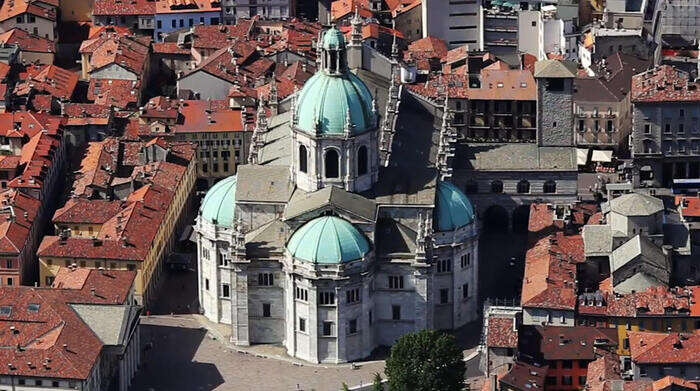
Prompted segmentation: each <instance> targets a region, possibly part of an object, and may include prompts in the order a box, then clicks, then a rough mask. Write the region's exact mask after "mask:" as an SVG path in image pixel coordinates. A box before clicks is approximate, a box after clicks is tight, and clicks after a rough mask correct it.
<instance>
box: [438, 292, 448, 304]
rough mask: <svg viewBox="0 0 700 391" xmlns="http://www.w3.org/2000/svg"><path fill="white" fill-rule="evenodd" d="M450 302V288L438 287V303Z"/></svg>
mask: <svg viewBox="0 0 700 391" xmlns="http://www.w3.org/2000/svg"><path fill="white" fill-rule="evenodd" d="M449 302H450V290H449V289H440V304H447V303H449Z"/></svg>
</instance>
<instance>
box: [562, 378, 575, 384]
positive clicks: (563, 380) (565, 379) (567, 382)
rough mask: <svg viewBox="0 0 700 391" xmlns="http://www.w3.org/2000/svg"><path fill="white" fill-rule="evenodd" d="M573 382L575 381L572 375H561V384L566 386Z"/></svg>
mask: <svg viewBox="0 0 700 391" xmlns="http://www.w3.org/2000/svg"><path fill="white" fill-rule="evenodd" d="M572 382H573V379H572V378H571V376H562V377H561V384H562V385H564V386H570V385H571V383H572Z"/></svg>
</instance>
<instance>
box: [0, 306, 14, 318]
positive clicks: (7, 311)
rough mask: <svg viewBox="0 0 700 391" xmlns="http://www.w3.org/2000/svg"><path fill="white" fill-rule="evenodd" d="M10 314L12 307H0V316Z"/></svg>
mask: <svg viewBox="0 0 700 391" xmlns="http://www.w3.org/2000/svg"><path fill="white" fill-rule="evenodd" d="M10 313H12V307H11V306H9V305H3V306H0V316H10Z"/></svg>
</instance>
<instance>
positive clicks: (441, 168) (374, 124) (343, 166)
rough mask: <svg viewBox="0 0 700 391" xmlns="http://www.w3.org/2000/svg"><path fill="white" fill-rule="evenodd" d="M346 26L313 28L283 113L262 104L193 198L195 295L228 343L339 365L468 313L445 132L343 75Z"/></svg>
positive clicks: (470, 258)
mask: <svg viewBox="0 0 700 391" xmlns="http://www.w3.org/2000/svg"><path fill="white" fill-rule="evenodd" d="M355 35H356V32H355V31H354V32H353V38H352V39H351V40H350V42H346V40H345V37H344V36H343V34H342V33H341V32H340V31H339V30H338V29H337V28H335V27H331V28H330V29H328V30H326V31H325V32H323V33H322V34H321V35H320V36H319V40H318V52H319V53H318V54H319V69H318V72H317V73H316V74H315V75H314V76H313V77H312V78H311V79H309V80H308V81H307V82H306V84H305V85H304V87H303V88H302V89H301V90H300V91H299V92H297V93H295V94H294V95H292V97H291V98H290V102H289V107H288V109H287V110H282V109H280V110H279V112H278V108H277V105H276V103H275V104H274V107H273V102H268V106H269V107H270V111H271V115H270V116H269V118H268V117H267V116H266V115H265V112H266V110H265V109H264V108H263V107H262V104H261V107H260V108H259V110H258V119H257V123H256V128H255V132H254V135H253V141H252V144H253V145H252V147H251V153H250V158H249V164H246V165H242V166H239V167H238V171H237V174H236V175H235V176H231V177H229V178H226V179H224V180H221V181H219V182H218V183H216V184H215V185H214V186H213V187H212V188H211V189H210V190H209V191H208V192H207V194H206V196H205V198H204V200H203V202H202V205H201V208H200V210H199V214H198V217H197V221H196V225H195V231H196V234H197V245H198V273H199V276H198V280H199V300H200V303H199V304H200V308H201V310H202V311H203V313H204V315H205V316H206V317H207V318H208V319H210V320H211V321H213V322H219V323H223V324H227V325H231V328H232V333H231V335H232V337H231V342H232V343H234V344H236V345H242V346H245V345H250V344H258V343H270V344H280V345H283V346H284V347H285V348H286V350H287V353H288V354H289V355H290V356H293V357H296V358H299V359H303V360H307V361H310V362H314V363H343V362H348V361H354V360H360V359H363V358H366V357H368V356H370V354H371V353H372V351H373V350H374V349H375V348H377V347H378V346H382V345H385V346H388V345H391V344H392V343H394V341H395V340H396V339H397V338H399V337H400V336H402V335H404V334H406V333H408V332H412V331H417V330H421V329H454V328H457V327H460V326H462V325H464V324H466V323H468V322H470V321H473V320H476V319H477V310H478V304H477V303H478V297H477V291H478V290H477V279H478V253H477V248H478V238H479V225H478V222H477V219H476V216H475V213H474V207H473V205H472V204H471V202H470V200H469V199H468V198H467V196H466V195H465V194H464V193H463V192H462V191H461V190H460V189H458V188H457V187H456V186H455V185H453V184H452V183H451V182H450V178H451V176H450V174H449V169H446V168H445V164H444V163H445V160H446V159H447V158H449V157H450V156H451V153H450V147H449V143H450V139H451V137H453V135H452V134H451V133H450V132H447V131H442V132H438V133H439V135H436V134H435V133H436V132H434V129H433V128H432V126H430V129H423V127H422V126H419V123H418V122H415V125H413V128H407V127H406V126H404V127H403V129H401V131H394V125H395V122H396V118H395V116H396V113H397V112H398V111H399V106H400V102H399V100H400V95H401V89H400V85H399V86H397V82H396V80H394V78H392V80H390V81H389V83H390V86H389V87H388V95H387V96H383V97H382V102H379V100H378V97H377V91H376V89H371V88H369V87H368V85H367V84H366V82H365V81H364V80H363V78H362V77H361V76H362V75H360V74H359V73H358V74H355V73H353V72H351V71H350V68H351V66H349V64H348V62H349V61H350V62H352V61H356V60H353V57H352V56H353V53H356V52H357V50H358V45H361V43H360V42H359V39H356V37H355ZM360 50H361V49H360ZM349 57H350V58H349ZM386 90H387V89H385V90H384V91H385V92H386ZM385 95H386V94H385ZM411 115H413V116H414V117H415V116H417V115H416V114H415V113H413V114H412V113H407V116H406V118H408V120H407V121H409V122H410V119H411ZM447 117H448V113H446V114H445V119H444V120H446V118H447ZM408 126H410V124H409V125H408ZM445 128H449V127H446V126H444V123H443V130H444V129H445Z"/></svg>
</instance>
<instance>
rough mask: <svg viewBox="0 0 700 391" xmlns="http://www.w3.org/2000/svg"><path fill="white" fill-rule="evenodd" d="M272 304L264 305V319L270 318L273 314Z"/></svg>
mask: <svg viewBox="0 0 700 391" xmlns="http://www.w3.org/2000/svg"><path fill="white" fill-rule="evenodd" d="M270 307H271V304H270V303H263V318H269V317H270V316H272V315H270V313H271V308H270Z"/></svg>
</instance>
